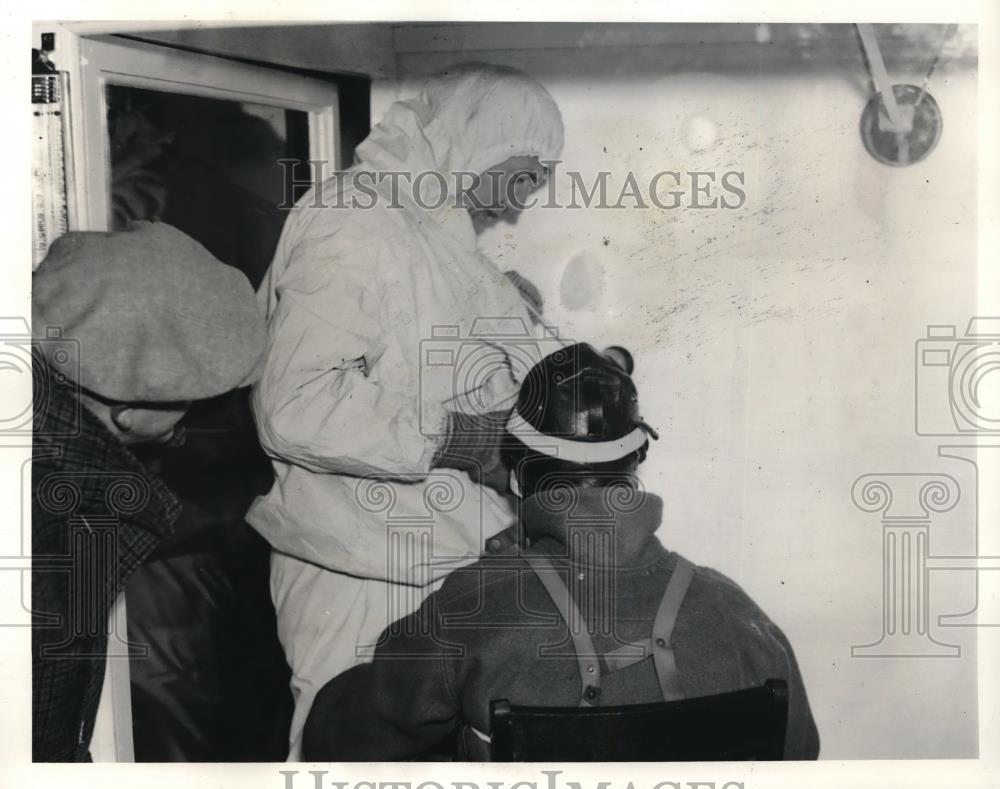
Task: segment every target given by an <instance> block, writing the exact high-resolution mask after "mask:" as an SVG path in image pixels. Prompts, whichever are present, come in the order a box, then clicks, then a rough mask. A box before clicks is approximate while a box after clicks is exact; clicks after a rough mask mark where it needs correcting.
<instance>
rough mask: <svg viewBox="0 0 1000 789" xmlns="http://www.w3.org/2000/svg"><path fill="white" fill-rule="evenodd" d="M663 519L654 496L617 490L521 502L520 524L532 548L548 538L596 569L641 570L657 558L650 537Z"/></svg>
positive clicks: (555, 492) (570, 490)
mask: <svg viewBox="0 0 1000 789" xmlns="http://www.w3.org/2000/svg"><path fill="white" fill-rule="evenodd" d="M662 520H663V500H662V499H661V498H660V497H659V496H655V495H653V494H651V493H646V492H645V491H643V490H641V489H637V490H632V489H629V488H624V487H621V486H616V487H605V488H584V487H580V488H577V487H558V488H551V489H549V490H547V491H543V492H541V493H537V494H535V495H534V496H530V497H528V498H527V499H525V500H524V501H523V502H522V503H521V524H522V527H523V529H524V533H525V535H526V536H527V537H528V538H529V539H530V540H531V541H532V543H533V544H535V543H539V542H540V541H542V540H544V538H550V539H551V540H554V541H555V542H556V543H558V545H559V546H562V549H561V550H562V551H563V552H564V555H567V556H568V557H570V558H572V559H573V560H574V562H579V563H583V564H587V565H590V566H598V567H601V566H615V567H619V568H627V567H636V566H645V565H647V564H649V563H651V562H654V561H656V560H658V559H660V558H662V557H663V556H664V555H665V551H664V549H663V547H662V546H661V545H660V543H659V541H658V540H657V539H656V537H655V532H656V530H657V529H658V528H659V526H660V524H661V523H662ZM553 547H555V548H556V550H557V551H558V550H560V549H559V547H558V546H553Z"/></svg>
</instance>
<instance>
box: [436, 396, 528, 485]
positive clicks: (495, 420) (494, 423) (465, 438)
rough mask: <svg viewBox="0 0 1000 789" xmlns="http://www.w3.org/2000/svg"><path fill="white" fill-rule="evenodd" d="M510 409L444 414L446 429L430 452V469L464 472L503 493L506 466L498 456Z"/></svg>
mask: <svg viewBox="0 0 1000 789" xmlns="http://www.w3.org/2000/svg"><path fill="white" fill-rule="evenodd" d="M509 415H510V411H491V412H489V413H486V414H474V415H470V414H463V413H459V412H457V411H450V412H449V413H448V428H447V430H448V432H447V434H446V435H445V437H444V439H443V440H442V442H441V444H440V445H439V446H438V449H437V451H436V452H435V453H434V459H433V460H432V461H431V468H453V469H457V470H459V471H464V472H466V473H467V474H468V475H469V478H470V479H471V480H472V481H473V482H476V483H477V484H480V485H484V486H486V487H489V488H492V489H493V490H495V491H497V492H498V493H501V494H506V493H507V479H508V474H507V469H506V468H505V467H504V465H503V461H502V460H501V457H500V447H501V444H502V442H503V436H504V426H505V425H506V423H507V417H508V416H509Z"/></svg>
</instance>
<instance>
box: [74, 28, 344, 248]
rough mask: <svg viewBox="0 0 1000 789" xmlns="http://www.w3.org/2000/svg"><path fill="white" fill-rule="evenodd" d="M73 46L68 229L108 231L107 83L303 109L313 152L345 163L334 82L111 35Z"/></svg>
mask: <svg viewBox="0 0 1000 789" xmlns="http://www.w3.org/2000/svg"><path fill="white" fill-rule="evenodd" d="M76 44H77V46H76V48H75V49H76V52H77V54H76V57H74V58H73V60H74V61H75V62H74V63H73V64H72V65H73V66H75V68H71V76H70V94H71V96H70V122H71V140H72V142H71V148H72V155H71V156H70V158H69V161H68V162H67V169H68V170H69V171H70V172H69V175H70V181H71V182H70V183H68V184H67V191H68V192H69V193H70V194H69V195H68V197H69V200H68V203H69V206H68V208H69V226H70V229H71V230H108V229H109V227H108V216H109V205H108V201H109V185H110V184H109V182H110V174H111V162H110V151H109V144H108V128H107V100H106V93H105V86H106V85H108V84H109V83H110V84H114V85H124V86H128V87H135V88H146V89H151V90H161V91H167V92H171V93H184V94H188V95H192V96H204V97H208V98H217V99H226V100H230V101H241V102H250V103H254V104H266V105H270V106H275V107H283V108H285V109H290V110H300V111H303V112H305V113H307V114H308V117H309V158H310V159H311V160H314V161H315V160H320V161H325V162H328V163H331V164H332V168H333V169H339V168H340V167H341V165H342V163H341V162H340V161H338V159H339V151H340V145H339V134H340V129H339V123H338V120H339V118H338V107H337V98H338V96H337V86H336V85H334V84H333V83H329V82H324V81H323V80H318V79H314V78H310V77H302V76H299V75H297V74H291V73H288V72H284V71H280V70H277V69H269V68H266V67H263V66H254V65H248V64H244V63H239V62H235V61H232V60H227V59H225V58H220V57H215V56H212V55H202V54H197V53H192V52H186V51H183V50H178V49H174V48H172V47H169V46H164V45H159V44H149V43H146V42H140V41H133V40H131V39H122V38H116V37H114V36H92V37H80V38H79V40H78V41H77V42H76ZM74 71H75V72H76V75H75V76H76V79H74V78H73V76H74V75H73V72H74Z"/></svg>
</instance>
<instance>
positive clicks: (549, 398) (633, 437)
mask: <svg viewBox="0 0 1000 789" xmlns="http://www.w3.org/2000/svg"><path fill="white" fill-rule="evenodd" d="M631 368H632V356H631V354H629V352H628V351H627V350H625V349H624V348H620V347H612V348H608V349H606V350H605V351H604V352H601V351H598V350H597V349H596V348H594V347H593V346H591V345H588V344H587V343H577V344H575V345H570V346H567V347H565V348H561V349H559V350H558V351H555V352H553V353H551V354H549V355H548V356H546V357H545V358H544V359H542V360H541V361H540V362H539V363H538V364H536V365H535V366H534V367H533V368H532V369H531V370H530V371H529V372H528V374H527V376H525V379H524V381H523V382H522V384H521V391H520V395H519V397H518V401H517V405H516V406H515V408H514V411H513V412H512V414H511V417H510V420H509V421H508V425H507V431H508V433H509V434H510V435H511V436H513V437H514V438H516V439H518V440H519V441H520V442H521V443H523V444H525V445H526V446H528V447H530V448H532V449H534V450H536V451H538V452H541V453H543V454H546V455H551V456H552V457H558V458H560V459H562V460H566V461H570V462H576V463H604V462H610V461H613V460H618V459H620V458H623V457H625V456H627V455H629V454H631V453H632V452H635V451H637V450H638V449H640V448H641V447H643V446H645V444H646V443H647V440H648V438H647V436H652V437H653V438H654V439H655V438H657V437H658V436H657V435H656V432H655V431H654V430H653V429H652V428H650V427H649V426H648V425H647V424H646V423H645V422H643V421H642V418H641V417H640V415H639V395H638V392H637V391H636V387H635V383H634V382H633V381H632V378H631V376H630V375H629V373H630V372H631Z"/></svg>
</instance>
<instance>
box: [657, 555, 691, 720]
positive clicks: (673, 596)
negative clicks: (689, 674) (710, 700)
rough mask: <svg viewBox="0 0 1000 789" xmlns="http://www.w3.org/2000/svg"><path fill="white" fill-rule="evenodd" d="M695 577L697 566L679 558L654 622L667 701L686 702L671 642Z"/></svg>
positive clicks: (663, 691) (662, 687)
mask: <svg viewBox="0 0 1000 789" xmlns="http://www.w3.org/2000/svg"><path fill="white" fill-rule="evenodd" d="M693 577H694V565H692V564H691V562H689V561H688V560H687V559H685V558H684V557H683V556H678V557H677V564H676V566H675V567H674V571H673V573H671V575H670V581H669V582H668V583H667V588H666V591H664V593H663V599H662V600H661V601H660V608H659V610H657V612H656V619H655V620H654V622H653V665H654V666H655V667H656V678H657V679H658V680H659V682H660V692H661V693H662V694H663V700H664V701H675V700H677V699H683V698H684V693H683V691H682V690H681V684H680V679H679V677H678V676H677V662H676V661H675V659H674V648H673V644H672V642H671V639H672V637H673V633H674V625H676V624H677V614H678V612H679V611H680V609H681V603H682V602H683V601H684V595H686V594H687V590H688V586H690V585H691V579H692V578H693Z"/></svg>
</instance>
